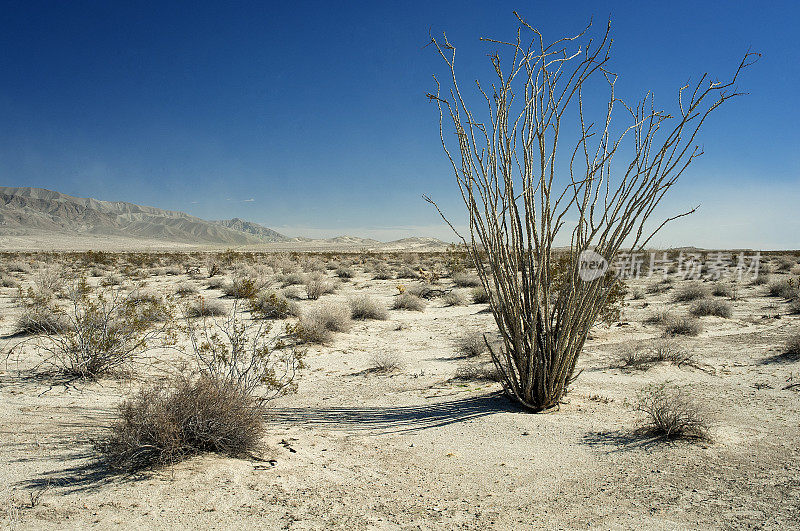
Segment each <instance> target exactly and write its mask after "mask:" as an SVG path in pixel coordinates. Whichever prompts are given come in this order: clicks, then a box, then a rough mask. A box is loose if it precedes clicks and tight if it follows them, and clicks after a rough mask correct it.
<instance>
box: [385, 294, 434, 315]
mask: <svg viewBox="0 0 800 531" xmlns="http://www.w3.org/2000/svg"><path fill="white" fill-rule="evenodd" d="M425 306H426V303H425V301H424V300H423V299H422V298H420V297H418V296H416V295H414V294H413V293H408V292H406V293H401V294H399V295H397V296H396V297H395V298H394V302H393V303H392V309H393V310H412V311H415V312H421V311H423V310H424V309H425Z"/></svg>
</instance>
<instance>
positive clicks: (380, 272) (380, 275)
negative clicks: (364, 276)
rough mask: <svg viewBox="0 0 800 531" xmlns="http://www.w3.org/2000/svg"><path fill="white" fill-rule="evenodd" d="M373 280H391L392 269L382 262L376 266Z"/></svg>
mask: <svg viewBox="0 0 800 531" xmlns="http://www.w3.org/2000/svg"><path fill="white" fill-rule="evenodd" d="M372 278H373V280H391V279H392V278H393V277H392V270H391V269H389V268H388V267H387V266H386V265H385V264H380V265H378V266H376V267H375V269H374V270H373V272H372Z"/></svg>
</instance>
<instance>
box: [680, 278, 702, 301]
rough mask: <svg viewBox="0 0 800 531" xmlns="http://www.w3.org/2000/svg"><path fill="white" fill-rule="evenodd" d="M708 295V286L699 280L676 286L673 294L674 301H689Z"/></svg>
mask: <svg viewBox="0 0 800 531" xmlns="http://www.w3.org/2000/svg"><path fill="white" fill-rule="evenodd" d="M708 296H709V290H708V287H707V286H705V285H703V284H700V283H699V282H692V283H690V284H686V285H684V286H681V287H680V288H678V289H677V290H676V292H675V294H674V295H673V300H674V301H675V302H690V301H695V300H697V299H704V298H706V297H708Z"/></svg>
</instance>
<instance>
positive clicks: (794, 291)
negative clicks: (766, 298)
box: [768, 278, 800, 299]
mask: <svg viewBox="0 0 800 531" xmlns="http://www.w3.org/2000/svg"><path fill="white" fill-rule="evenodd" d="M799 284H800V282H798V280H796V279H793V278H785V279H783V280H778V281H775V282H773V283H771V284H770V285H769V287H768V290H769V295H770V297H780V298H782V299H795V298H797V297H798V296H800V288H798V285H799Z"/></svg>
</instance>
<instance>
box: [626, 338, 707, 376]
mask: <svg viewBox="0 0 800 531" xmlns="http://www.w3.org/2000/svg"><path fill="white" fill-rule="evenodd" d="M692 359H693V357H692V355H691V353H690V352H689V351H688V350H687V349H686V348H685V347H683V345H681V344H680V343H678V342H677V341H675V340H674V339H670V338H661V339H655V340H652V341H645V342H641V343H637V344H634V345H628V346H626V347H623V348H622V349H621V350H620V352H619V354H618V365H619V366H620V367H622V368H624V369H631V370H647V369H649V368H650V367H652V366H654V365H656V364H658V363H671V364H674V365H677V366H681V365H683V364H685V363H689V362H691V361H692Z"/></svg>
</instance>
